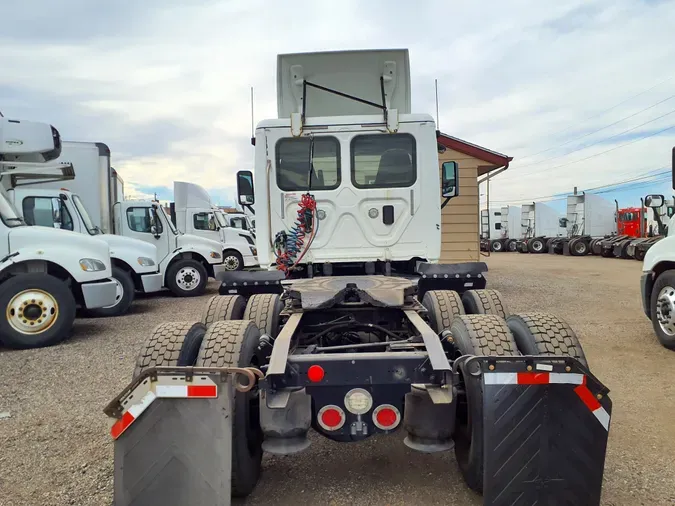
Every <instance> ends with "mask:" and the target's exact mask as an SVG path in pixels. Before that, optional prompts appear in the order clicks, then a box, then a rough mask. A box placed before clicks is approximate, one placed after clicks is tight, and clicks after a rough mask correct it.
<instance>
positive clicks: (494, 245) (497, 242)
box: [490, 239, 504, 253]
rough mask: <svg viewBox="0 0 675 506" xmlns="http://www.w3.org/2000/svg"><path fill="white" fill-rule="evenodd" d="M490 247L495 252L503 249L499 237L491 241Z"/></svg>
mask: <svg viewBox="0 0 675 506" xmlns="http://www.w3.org/2000/svg"><path fill="white" fill-rule="evenodd" d="M490 248H491V249H492V251H494V252H495V253H500V252H502V251H504V243H503V242H502V241H500V240H499V239H497V240H495V241H492V242H491V244H490Z"/></svg>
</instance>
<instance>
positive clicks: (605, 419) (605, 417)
mask: <svg viewBox="0 0 675 506" xmlns="http://www.w3.org/2000/svg"><path fill="white" fill-rule="evenodd" d="M593 414H594V415H595V418H597V419H598V420H600V423H601V424H602V426H603V427H604V428H605V430H609V413H607V411H606V410H605V408H603V407H602V406H600V407H599V408H598V409H596V410H595V411H593Z"/></svg>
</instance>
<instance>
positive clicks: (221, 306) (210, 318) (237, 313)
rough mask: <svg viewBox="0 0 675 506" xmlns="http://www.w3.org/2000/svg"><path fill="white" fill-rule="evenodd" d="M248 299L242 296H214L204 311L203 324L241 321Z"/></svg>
mask: <svg viewBox="0 0 675 506" xmlns="http://www.w3.org/2000/svg"><path fill="white" fill-rule="evenodd" d="M245 310H246V299H245V298H244V297H242V296H241V295H214V296H213V297H211V298H210V299H209V301H208V302H207V303H206V306H205V307H204V309H203V310H202V323H203V324H204V325H211V324H212V323H213V322H217V321H222V320H241V319H242V317H243V316H244V311H245Z"/></svg>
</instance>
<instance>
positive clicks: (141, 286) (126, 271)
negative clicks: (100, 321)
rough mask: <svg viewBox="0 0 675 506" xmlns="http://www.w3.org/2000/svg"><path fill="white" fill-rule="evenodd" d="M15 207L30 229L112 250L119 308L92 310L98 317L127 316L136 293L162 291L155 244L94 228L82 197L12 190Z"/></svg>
mask: <svg viewBox="0 0 675 506" xmlns="http://www.w3.org/2000/svg"><path fill="white" fill-rule="evenodd" d="M8 193H9V196H10V197H11V198H13V200H14V204H15V206H16V207H17V208H18V209H19V210H20V212H21V213H22V215H23V218H24V220H25V221H26V223H28V224H29V225H38V226H43V227H49V228H56V229H60V230H70V231H72V232H77V233H79V234H85V235H89V236H92V237H95V238H97V239H100V240H102V241H104V242H106V243H107V244H108V246H109V247H110V256H111V259H112V262H113V276H112V277H113V280H114V281H115V283H116V288H117V294H116V300H115V304H113V305H112V306H109V307H104V308H99V309H96V310H92V313H93V314H95V315H97V316H119V315H122V314H125V313H126V312H127V311H128V309H129V307H130V306H131V303H132V302H133V300H134V294H135V291H139V292H143V293H153V292H157V291H159V290H161V288H162V284H163V283H162V281H163V280H162V274H161V272H160V271H159V261H158V258H157V248H156V246H155V245H154V244H149V243H147V242H144V241H139V240H137V239H132V238H129V237H122V236H118V235H113V234H104V233H103V231H102V230H101V228H100V227H98V226H97V225H95V224H94V222H93V220H92V218H91V216H90V215H89V212H88V211H87V208H86V207H85V205H84V203H83V201H82V199H81V198H80V196H79V195H77V194H75V193H73V192H71V191H69V190H67V189H65V188H61V189H60V190H51V189H39V188H34V187H31V188H17V189H14V190H10V191H9V192H8Z"/></svg>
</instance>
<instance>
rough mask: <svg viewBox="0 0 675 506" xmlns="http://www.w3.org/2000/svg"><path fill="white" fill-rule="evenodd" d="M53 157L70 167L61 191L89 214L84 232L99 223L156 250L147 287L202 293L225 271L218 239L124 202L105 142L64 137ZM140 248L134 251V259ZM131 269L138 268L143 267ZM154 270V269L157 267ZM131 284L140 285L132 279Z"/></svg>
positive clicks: (148, 206) (57, 188)
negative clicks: (196, 233)
mask: <svg viewBox="0 0 675 506" xmlns="http://www.w3.org/2000/svg"><path fill="white" fill-rule="evenodd" d="M58 161H59V162H61V163H68V164H72V165H73V166H74V167H75V170H76V177H75V179H74V180H73V181H71V182H69V183H68V190H67V191H66V195H68V194H73V195H77V196H78V198H77V199H76V202H79V203H80V204H81V207H82V212H80V213H79V215H80V217H81V218H82V219H83V221H85V220H86V216H87V215H88V216H89V220H88V221H89V222H90V223H89V224H88V226H87V225H85V227H86V228H87V230H88V232H87V233H91V232H90V231H89V230H94V229H96V228H97V227H98V228H99V229H100V230H101V231H103V232H104V233H106V234H115V235H117V236H121V237H124V238H129V239H134V241H133V242H127V243H126V245H127V247H132V245H133V244H138V243H139V242H144V243H146V244H150V245H152V246H153V247H154V248H156V251H157V254H156V255H157V257H156V258H157V262H156V263H157V265H158V266H159V271H158V273H159V275H158V276H156V277H153V278H152V280H151V282H149V283H148V290H149V291H155V290H156V289H160V288H163V287H164V288H168V289H169V290H171V292H173V293H174V294H175V295H178V296H183V297H192V296H197V295H201V294H203V293H204V291H205V290H206V282H207V280H208V278H209V277H215V276H216V275H217V274H218V273H220V272H222V271H224V270H225V266H224V264H223V257H222V249H221V247H220V244H219V243H218V242H215V241H211V240H209V239H205V238H203V237H197V236H194V235H188V234H183V233H181V232H179V231H178V230H177V229H176V227H175V226H174V224H173V223H172V222H171V220H170V219H169V217H168V216H167V215H166V213H165V212H164V208H163V207H162V206H161V205H159V203H158V202H153V201H131V200H123V183H122V181H121V178H120V177H119V175H118V174H117V172H116V171H115V170H114V169H113V168H112V167H111V165H110V149H109V148H108V146H106V145H105V144H103V143H100V142H69V141H64V142H63V147H62V152H61V156H60V157H59V158H58ZM39 186H40V188H42V189H51V190H52V191H53V192H54V194H53V195H54V197H56V198H60V195H61V194H63V191H64V190H62V188H61V186H62V185H59V184H58V183H54V182H45V183H41V184H40V185H39ZM146 249H147V248H145V249H144V250H146ZM142 251H143V250H141V249H139V250H138V255H139V257H140V256H142ZM132 257H133V256H132ZM120 260H123V261H124V262H125V263H127V261H126V260H124V259H120ZM132 263H133V262H132ZM137 263H138V264H140V261H138V262H137ZM118 267H121V264H120V263H118ZM133 267H134V269H135V270H136V272H138V267H142V266H141V265H138V266H137V265H134V266H133ZM153 269H154V270H155V272H157V268H156V267H154V268H153ZM118 272H119V271H118ZM120 279H121V278H120ZM158 281H159V288H158V286H157V283H158ZM135 286H136V287H137V288H138V287H139V285H138V284H137V283H135Z"/></svg>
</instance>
